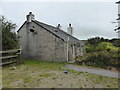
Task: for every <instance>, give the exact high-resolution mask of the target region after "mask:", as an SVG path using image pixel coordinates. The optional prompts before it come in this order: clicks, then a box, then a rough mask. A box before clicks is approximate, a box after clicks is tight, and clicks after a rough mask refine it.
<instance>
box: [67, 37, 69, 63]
mask: <svg viewBox="0 0 120 90" xmlns="http://www.w3.org/2000/svg"><path fill="white" fill-rule="evenodd" d="M68 59H69V37H68V39H67V62H68Z"/></svg>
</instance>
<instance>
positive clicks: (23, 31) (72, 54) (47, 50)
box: [17, 12, 84, 62]
mask: <svg viewBox="0 0 120 90" xmlns="http://www.w3.org/2000/svg"><path fill="white" fill-rule="evenodd" d="M26 18H27V20H26V21H25V22H24V23H23V25H22V26H21V27H20V28H19V30H18V31H17V32H18V35H19V36H20V44H21V46H22V57H23V58H25V59H36V60H42V61H58V62H66V61H72V60H74V59H75V58H76V57H77V56H82V55H83V50H84V43H83V42H82V41H80V40H78V39H77V38H75V37H73V36H72V33H73V28H72V26H71V24H69V27H68V30H67V31H68V33H67V32H65V31H63V30H61V29H60V24H58V26H57V27H54V26H51V25H47V24H45V23H42V22H39V21H37V20H35V18H34V15H33V14H32V12H30V13H29V14H28V15H27V16H26Z"/></svg>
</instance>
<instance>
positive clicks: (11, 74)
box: [2, 60, 118, 88]
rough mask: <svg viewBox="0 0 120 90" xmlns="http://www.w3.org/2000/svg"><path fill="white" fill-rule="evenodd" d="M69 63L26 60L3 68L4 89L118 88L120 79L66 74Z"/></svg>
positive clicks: (88, 74) (83, 73) (73, 72)
mask: <svg viewBox="0 0 120 90" xmlns="http://www.w3.org/2000/svg"><path fill="white" fill-rule="evenodd" d="M66 64H67V63H59V62H41V61H36V60H24V64H23V65H12V66H15V67H16V69H15V70H11V69H9V68H11V66H7V67H4V68H3V77H2V79H3V87H4V88H53V87H54V88H61V87H62V88H117V87H118V79H116V78H111V77H105V76H100V75H95V74H90V73H86V72H79V71H74V70H70V69H67V70H68V74H64V72H63V71H64V69H61V67H64V65H66Z"/></svg>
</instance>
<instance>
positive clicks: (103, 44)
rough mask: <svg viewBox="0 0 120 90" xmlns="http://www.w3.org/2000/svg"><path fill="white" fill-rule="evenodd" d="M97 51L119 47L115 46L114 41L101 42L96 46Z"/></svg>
mask: <svg viewBox="0 0 120 90" xmlns="http://www.w3.org/2000/svg"><path fill="white" fill-rule="evenodd" d="M96 49H97V51H103V50H106V51H117V48H116V47H114V46H113V44H112V43H108V42H101V43H99V44H98V46H97V47H96Z"/></svg>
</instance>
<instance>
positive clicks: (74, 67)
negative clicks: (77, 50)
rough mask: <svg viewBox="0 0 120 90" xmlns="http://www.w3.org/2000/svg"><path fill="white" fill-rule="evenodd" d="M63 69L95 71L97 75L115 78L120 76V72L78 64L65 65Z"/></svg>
mask: <svg viewBox="0 0 120 90" xmlns="http://www.w3.org/2000/svg"><path fill="white" fill-rule="evenodd" d="M62 69H72V70H75V71H82V72H88V73H94V74H97V75H102V76H107V77H113V78H120V72H119V73H118V72H113V71H110V70H105V69H100V70H99V69H93V68H88V67H82V66H78V65H65V67H62Z"/></svg>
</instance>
